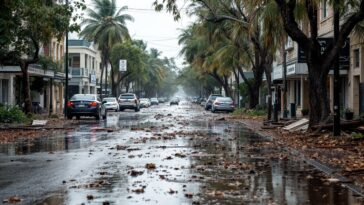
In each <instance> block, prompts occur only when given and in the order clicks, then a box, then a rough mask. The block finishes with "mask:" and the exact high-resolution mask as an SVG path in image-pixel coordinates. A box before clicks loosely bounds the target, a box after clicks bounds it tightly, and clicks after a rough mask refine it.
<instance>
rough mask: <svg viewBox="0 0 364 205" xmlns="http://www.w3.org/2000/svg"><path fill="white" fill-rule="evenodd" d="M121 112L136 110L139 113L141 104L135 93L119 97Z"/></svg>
mask: <svg viewBox="0 0 364 205" xmlns="http://www.w3.org/2000/svg"><path fill="white" fill-rule="evenodd" d="M118 102H119V108H120V111H124V110H125V109H131V110H135V112H139V110H140V104H139V100H138V98H137V96H136V95H135V94H134V93H124V94H121V95H120V96H119V99H118Z"/></svg>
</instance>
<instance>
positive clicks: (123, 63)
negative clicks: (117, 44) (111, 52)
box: [119, 60, 127, 72]
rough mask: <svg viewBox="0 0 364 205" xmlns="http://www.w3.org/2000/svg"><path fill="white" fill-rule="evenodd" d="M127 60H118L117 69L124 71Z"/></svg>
mask: <svg viewBox="0 0 364 205" xmlns="http://www.w3.org/2000/svg"><path fill="white" fill-rule="evenodd" d="M126 67H127V61H126V60H119V71H120V72H125V71H126V70H127V68H126Z"/></svg>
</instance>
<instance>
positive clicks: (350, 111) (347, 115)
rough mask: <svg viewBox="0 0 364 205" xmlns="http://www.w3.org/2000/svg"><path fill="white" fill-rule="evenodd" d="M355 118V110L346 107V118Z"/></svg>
mask: <svg viewBox="0 0 364 205" xmlns="http://www.w3.org/2000/svg"><path fill="white" fill-rule="evenodd" d="M353 118H354V112H353V111H352V110H351V109H350V108H346V109H345V119H346V120H352V119H353Z"/></svg>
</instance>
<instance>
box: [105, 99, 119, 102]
mask: <svg viewBox="0 0 364 205" xmlns="http://www.w3.org/2000/svg"><path fill="white" fill-rule="evenodd" d="M104 101H106V102H116V98H104Z"/></svg>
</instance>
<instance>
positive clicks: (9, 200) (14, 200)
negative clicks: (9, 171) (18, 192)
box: [3, 196, 22, 204]
mask: <svg viewBox="0 0 364 205" xmlns="http://www.w3.org/2000/svg"><path fill="white" fill-rule="evenodd" d="M21 201H22V199H21V198H20V197H18V196H11V197H9V198H7V199H4V200H3V203H10V204H15V203H19V202H21Z"/></svg>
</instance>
